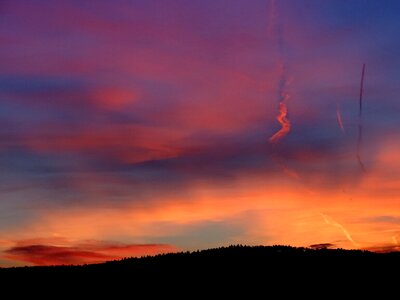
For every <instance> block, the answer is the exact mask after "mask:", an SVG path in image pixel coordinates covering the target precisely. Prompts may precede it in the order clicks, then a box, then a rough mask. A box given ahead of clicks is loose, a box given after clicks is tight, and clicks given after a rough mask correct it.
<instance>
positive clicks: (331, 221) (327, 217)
mask: <svg viewBox="0 0 400 300" xmlns="http://www.w3.org/2000/svg"><path fill="white" fill-rule="evenodd" d="M320 215H321V217H322V218H323V219H324V221H325V223H326V224H328V225H331V226H335V227H337V228H339V229H340V230H342V231H343V234H344V235H345V236H346V238H347V239H348V240H349V241H350V242H351V243H352V244H353V245H354V246H355V247H359V246H360V245H359V244H358V243H356V242H355V241H354V240H353V238H352V237H351V235H350V233H349V232H348V231H347V229H346V228H344V227H343V225H341V224H339V223H338V222H336V221H335V220H333V219H332V218H331V217H329V216H327V215H324V214H322V213H320Z"/></svg>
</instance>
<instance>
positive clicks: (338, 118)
mask: <svg viewBox="0 0 400 300" xmlns="http://www.w3.org/2000/svg"><path fill="white" fill-rule="evenodd" d="M336 118H337V121H338V124H339V127H340V129H341V130H342V131H343V132H345V130H344V126H343V120H342V115H341V114H340V108H339V105H337V106H336Z"/></svg>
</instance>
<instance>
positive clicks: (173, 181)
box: [0, 0, 400, 266]
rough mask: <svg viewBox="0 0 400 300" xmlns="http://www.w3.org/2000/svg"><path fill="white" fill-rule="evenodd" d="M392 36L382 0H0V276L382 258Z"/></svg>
mask: <svg viewBox="0 0 400 300" xmlns="http://www.w3.org/2000/svg"><path fill="white" fill-rule="evenodd" d="M399 28H400V2H399V1H396V0H393V1H389V0H381V1H376V0H324V1H320V0H298V1H297V0H168V1H163V0H113V1H111V0H96V1H82V0H36V1H31V0H1V2H0V125H1V126H0V266H20V265H52V264H70V263H73V264H78V263H91V262H100V261H105V260H110V259H117V258H121V257H127V256H141V255H147V254H156V253H164V252H174V251H183V250H184V251H186V250H197V249H205V248H210V247H219V246H226V245H230V244H238V243H240V244H249V245H259V244H262V245H273V244H285V245H293V246H309V245H312V244H320V243H329V244H332V247H342V248H359V249H370V250H376V251H389V250H397V249H400V246H399V245H398V243H400V101H399V100H400V99H399V94H400V55H399V54H400V36H399ZM364 63H365V65H366V69H365V80H364V94H363V99H362V101H363V103H362V104H363V108H362V113H361V117H360V110H359V92H360V91H359V90H360V80H361V70H362V66H363V64H364ZM277 118H279V120H278V119H277ZM360 127H362V135H361V136H360V135H359V128H360ZM357 154H359V156H360V161H359V160H358V159H357ZM398 247H399V248H398Z"/></svg>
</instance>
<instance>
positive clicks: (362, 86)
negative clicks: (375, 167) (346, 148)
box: [357, 63, 365, 172]
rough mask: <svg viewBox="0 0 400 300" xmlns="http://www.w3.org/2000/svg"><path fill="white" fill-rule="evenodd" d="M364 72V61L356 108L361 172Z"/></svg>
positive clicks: (362, 167) (358, 156)
mask: <svg viewBox="0 0 400 300" xmlns="http://www.w3.org/2000/svg"><path fill="white" fill-rule="evenodd" d="M364 74H365V63H364V64H363V67H362V72H361V83H360V99H359V110H358V140H357V160H358V164H359V165H360V168H361V170H362V171H363V172H365V167H364V163H363V162H362V160H361V155H360V151H361V143H362V136H363V122H362V97H363V91H364Z"/></svg>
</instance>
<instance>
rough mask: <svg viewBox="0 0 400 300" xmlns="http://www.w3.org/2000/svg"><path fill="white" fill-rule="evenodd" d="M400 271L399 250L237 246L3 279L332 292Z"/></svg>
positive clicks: (22, 270) (17, 272) (20, 271)
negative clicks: (315, 288) (316, 288)
mask: <svg viewBox="0 0 400 300" xmlns="http://www.w3.org/2000/svg"><path fill="white" fill-rule="evenodd" d="M399 267H400V253H398V252H392V253H373V252H369V251H362V250H343V249H325V248H322V249H310V248H295V247H290V246H253V247H250V246H242V245H236V246H229V247H222V248H216V249H209V250H202V251H195V252H181V253H174V254H172V253H171V254H162V255H156V256H148V257H142V258H125V259H122V260H118V261H110V262H106V263H101V264H91V265H81V266H52V267H17V268H3V269H0V276H1V279H2V282H3V283H4V280H16V281H18V282H20V281H23V280H28V281H32V280H40V281H41V282H45V283H46V284H50V283H51V284H54V283H61V284H65V283H68V284H69V286H70V287H72V286H76V285H77V284H80V285H82V284H83V283H84V284H88V283H89V282H94V283H95V285H96V286H98V287H102V285H104V286H110V285H111V286H116V285H117V286H120V287H125V288H126V287H128V286H131V287H135V288H143V287H144V286H149V285H150V286H153V287H160V286H168V287H171V286H172V287H173V286H181V285H184V286H191V287H192V288H194V287H196V288H198V289H204V288H209V287H210V286H213V287H214V288H215V287H218V288H221V287H225V288H230V289H232V288H244V287H246V288H249V287H252V289H255V288H261V287H268V288H269V289H273V288H277V287H281V288H282V287H287V288H289V289H290V288H293V287H295V286H297V288H301V287H302V288H306V287H307V286H309V285H318V286H320V287H321V286H325V287H326V288H331V284H333V285H334V287H335V289H339V288H342V287H343V286H347V285H348V286H353V287H354V285H355V284H357V282H358V281H360V282H362V284H363V285H368V284H375V285H376V284H377V282H378V281H384V282H392V281H393V280H398V278H397V276H393V275H392V271H393V270H398V269H399ZM122 282H124V284H122ZM127 282H128V283H127ZM126 284H128V285H126ZM148 292H149V293H151V292H152V289H151V288H150V290H148ZM282 292H285V289H283V290H282Z"/></svg>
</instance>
